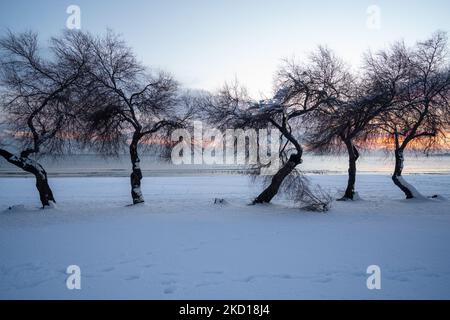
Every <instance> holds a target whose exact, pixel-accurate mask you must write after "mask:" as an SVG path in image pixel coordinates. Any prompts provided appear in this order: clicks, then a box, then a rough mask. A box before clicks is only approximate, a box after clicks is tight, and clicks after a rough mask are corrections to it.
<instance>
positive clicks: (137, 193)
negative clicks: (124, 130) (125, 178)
mask: <svg viewBox="0 0 450 320" xmlns="http://www.w3.org/2000/svg"><path fill="white" fill-rule="evenodd" d="M139 139H140V136H139V134H138V133H135V134H134V135H133V139H132V141H131V144H130V158H131V166H132V172H131V175H130V183H131V197H132V198H133V204H138V203H142V202H144V197H143V195H142V191H141V180H142V171H141V166H140V162H141V160H140V159H139V155H138V143H139Z"/></svg>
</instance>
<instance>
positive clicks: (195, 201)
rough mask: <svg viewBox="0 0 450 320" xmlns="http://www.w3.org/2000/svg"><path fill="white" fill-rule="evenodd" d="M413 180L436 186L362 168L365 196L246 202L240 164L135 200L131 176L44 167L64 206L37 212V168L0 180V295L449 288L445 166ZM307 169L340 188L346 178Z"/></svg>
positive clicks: (353, 295) (228, 294)
mask: <svg viewBox="0 0 450 320" xmlns="http://www.w3.org/2000/svg"><path fill="white" fill-rule="evenodd" d="M407 179H408V182H409V183H410V184H412V185H414V186H416V187H417V188H418V189H419V190H420V192H421V193H422V194H424V195H426V196H431V195H434V194H439V195H440V196H439V197H437V198H434V199H426V198H425V199H413V200H405V199H403V197H404V196H403V194H402V193H401V192H400V190H399V189H398V188H397V187H395V186H394V185H393V183H392V181H391V179H390V176H388V175H359V176H358V177H357V190H358V193H359V196H360V197H361V200H357V201H342V202H335V203H334V204H333V207H332V209H331V211H330V212H328V213H326V214H323V213H311V212H305V211H301V210H299V209H297V208H295V207H294V205H293V204H292V203H291V202H290V201H287V200H283V199H282V198H277V199H275V201H274V202H273V204H270V205H256V206H248V205H247V204H248V203H249V202H250V200H251V199H252V198H253V197H254V196H256V195H257V194H258V192H259V191H261V186H259V185H257V184H255V183H252V182H251V181H250V180H249V178H247V177H243V176H202V177H151V178H144V179H143V182H142V192H143V195H144V197H145V200H146V203H145V204H140V205H137V206H128V204H130V203H131V197H130V190H129V179H128V178H99V177H95V178H83V177H77V178H73V177H71V178H51V179H50V184H51V186H52V187H53V189H54V190H53V191H54V194H55V197H56V200H57V201H58V203H57V204H58V206H57V207H55V208H52V209H45V210H41V209H39V199H38V195H37V192H36V190H35V186H34V183H35V182H34V180H33V179H31V178H0V298H1V299H15V298H18V299H25V298H26V299H49V298H54V299H104V298H115V299H324V298H327V299H328V298H329V299H431V298H436V299H450V250H449V245H450V206H449V204H450V203H449V200H447V199H450V176H448V175H410V176H408V177H407ZM311 180H312V181H313V182H315V183H319V184H320V185H321V186H322V187H324V188H328V189H329V190H331V191H332V192H333V193H336V194H338V193H339V192H341V191H342V189H343V188H344V187H345V183H346V180H347V177H346V176H345V175H333V176H325V175H323V176H312V177H311ZM215 198H224V199H225V202H224V204H221V205H214V204H213V203H214V199H215ZM9 207H12V209H11V210H9V209H8V208H9ZM69 265H78V266H79V267H80V268H81V290H68V289H67V287H66V279H67V277H68V275H67V274H66V269H67V267H68V266H69ZM369 265H378V266H380V268H381V290H368V289H367V286H366V280H367V278H368V276H369V275H368V274H366V269H367V267H368V266H369Z"/></svg>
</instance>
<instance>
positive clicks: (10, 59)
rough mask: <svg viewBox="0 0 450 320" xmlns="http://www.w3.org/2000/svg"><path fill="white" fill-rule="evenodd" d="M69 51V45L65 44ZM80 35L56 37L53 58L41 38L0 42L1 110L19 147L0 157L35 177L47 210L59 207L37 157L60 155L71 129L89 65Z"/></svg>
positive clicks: (32, 36) (30, 36) (10, 37)
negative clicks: (77, 90)
mask: <svg viewBox="0 0 450 320" xmlns="http://www.w3.org/2000/svg"><path fill="white" fill-rule="evenodd" d="M69 42H70V43H71V46H66V44H67V43H69ZM82 43H83V41H80V38H79V34H77V33H65V34H64V35H63V36H62V37H60V38H58V39H56V38H53V39H52V41H51V46H50V54H51V56H50V58H48V59H44V58H43V57H42V55H41V54H40V51H39V47H38V39H37V35H36V34H35V33H32V32H26V33H21V34H14V33H12V32H8V33H7V34H6V35H5V36H4V37H3V38H1V40H0V50H1V58H0V59H1V61H0V63H1V74H0V81H1V87H2V96H1V108H2V109H3V111H4V113H5V118H6V119H7V121H8V123H9V126H8V129H9V130H10V132H11V138H14V139H15V140H16V141H18V142H19V144H20V148H21V151H19V153H18V154H15V153H14V152H12V151H8V150H6V149H4V148H2V149H0V155H1V156H2V157H3V158H5V159H6V161H8V162H9V163H11V164H13V165H15V166H17V167H19V168H21V169H22V170H24V171H26V172H29V173H31V174H33V175H34V176H35V178H36V187H37V190H38V192H39V196H40V200H41V203H42V206H43V207H46V206H49V205H50V203H51V202H55V198H54V195H53V192H52V190H51V188H50V186H49V184H48V179H47V173H46V171H45V170H44V168H43V167H42V165H41V164H40V163H39V162H37V161H36V160H35V159H33V156H37V155H39V154H41V153H42V152H43V151H45V152H51V151H54V152H56V151H58V150H61V148H62V146H63V145H64V143H65V141H66V139H64V132H66V130H67V129H68V127H69V122H70V121H69V118H70V117H68V116H67V115H68V114H69V113H70V95H71V90H72V88H73V86H75V85H76V83H77V82H78V81H79V80H80V79H81V77H82V74H83V72H84V68H85V65H86V50H85V47H84V46H83V45H82Z"/></svg>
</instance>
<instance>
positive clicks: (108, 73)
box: [79, 31, 190, 204]
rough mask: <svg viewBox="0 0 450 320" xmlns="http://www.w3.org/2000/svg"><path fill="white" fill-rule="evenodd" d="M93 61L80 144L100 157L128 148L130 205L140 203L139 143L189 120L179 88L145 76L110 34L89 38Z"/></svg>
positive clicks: (162, 76)
mask: <svg viewBox="0 0 450 320" xmlns="http://www.w3.org/2000/svg"><path fill="white" fill-rule="evenodd" d="M87 38H88V39H89V42H90V48H91V59H90V63H89V77H88V78H89V81H87V82H86V84H85V96H84V98H83V100H84V101H85V102H86V101H88V103H83V105H84V107H82V108H80V110H79V117H80V118H81V119H82V120H81V121H82V123H83V131H84V133H85V135H84V141H85V143H87V144H88V145H91V146H93V147H95V148H96V149H97V150H99V151H100V152H101V153H103V154H104V155H107V154H117V153H119V152H121V151H122V150H123V146H124V145H128V150H129V154H130V160H131V165H132V173H131V175H130V183H131V196H132V199H133V204H138V203H142V202H144V197H143V195H142V191H141V180H142V171H141V166H140V158H139V152H138V148H139V145H140V144H142V143H149V142H150V140H151V139H155V140H157V139H156V138H157V136H158V135H161V134H163V132H166V133H167V130H171V129H175V128H179V127H181V126H182V125H183V124H184V123H185V122H186V120H187V119H188V117H189V115H190V111H188V110H186V108H185V107H186V104H183V101H185V100H183V99H180V95H179V89H178V84H177V82H176V81H174V80H173V78H172V77H171V76H170V75H168V74H167V73H164V72H157V73H155V72H153V73H152V72H149V71H148V70H147V69H146V68H145V67H144V66H143V65H142V64H141V63H140V62H138V61H137V59H136V56H135V54H134V53H133V51H132V49H131V48H130V47H128V46H127V45H126V43H125V42H124V41H123V40H122V39H120V37H118V36H117V35H115V34H114V33H112V32H111V31H108V33H107V34H106V36H104V37H92V36H87Z"/></svg>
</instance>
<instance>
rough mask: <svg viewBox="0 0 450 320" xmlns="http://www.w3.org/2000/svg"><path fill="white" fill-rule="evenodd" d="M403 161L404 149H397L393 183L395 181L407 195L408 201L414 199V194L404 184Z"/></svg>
mask: <svg viewBox="0 0 450 320" xmlns="http://www.w3.org/2000/svg"><path fill="white" fill-rule="evenodd" d="M403 161H404V157H403V149H402V148H395V169H394V174H393V175H392V181H394V184H395V185H396V186H397V187H399V188H400V190H402V191H403V192H404V193H405V195H406V199H412V198H414V195H413V193H412V192H411V190H410V189H409V188H408V186H406V185H405V184H404V183H403V179H401V176H402V171H403Z"/></svg>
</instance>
